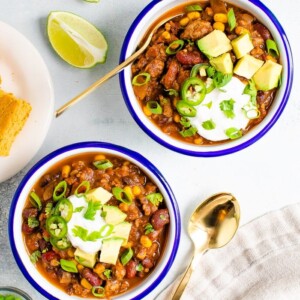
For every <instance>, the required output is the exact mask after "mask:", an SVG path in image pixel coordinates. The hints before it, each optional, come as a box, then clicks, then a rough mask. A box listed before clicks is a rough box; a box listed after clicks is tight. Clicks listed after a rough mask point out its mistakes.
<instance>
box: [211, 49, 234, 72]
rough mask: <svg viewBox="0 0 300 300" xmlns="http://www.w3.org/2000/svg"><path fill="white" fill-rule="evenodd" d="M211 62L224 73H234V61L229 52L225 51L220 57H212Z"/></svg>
mask: <svg viewBox="0 0 300 300" xmlns="http://www.w3.org/2000/svg"><path fill="white" fill-rule="evenodd" d="M209 62H210V64H211V65H212V66H213V67H214V68H215V69H216V70H217V71H219V72H221V73H223V74H232V69H233V63H232V60H231V56H230V54H229V53H223V54H222V55H220V56H218V57H215V58H212V59H211V60H210V61H209Z"/></svg>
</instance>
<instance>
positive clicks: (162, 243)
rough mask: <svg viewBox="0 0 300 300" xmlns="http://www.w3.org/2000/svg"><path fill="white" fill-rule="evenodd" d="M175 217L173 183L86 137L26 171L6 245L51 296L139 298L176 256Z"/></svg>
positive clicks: (136, 157) (130, 155) (133, 157)
mask: <svg viewBox="0 0 300 300" xmlns="http://www.w3.org/2000/svg"><path fill="white" fill-rule="evenodd" d="M180 226H181V225H180V215H179V210H178V206H177V203H176V199H175V197H174V195H173V193H172V190H171V188H170V186H169V185H168V183H167V181H166V180H165V179H164V177H163V175H162V174H161V173H160V172H159V171H158V169H157V168H156V167H155V166H154V165H153V164H152V163H151V162H150V161H148V160H147V159H146V158H144V157H143V156H141V155H140V154H138V153H136V152H134V151H131V150H129V149H126V148H123V147H120V146H116V145H112V144H108V143H101V142H84V143H77V144H72V145H69V146H65V147H63V148H61V149H58V150H56V151H54V152H52V153H50V154H49V155H47V156H46V157H44V158H43V159H41V160H40V161H39V162H38V163H37V164H36V165H35V166H33V167H32V169H31V170H30V171H29V172H28V173H27V174H26V175H25V177H24V178H23V180H22V182H21V183H20V185H19V187H18V188H17V190H16V193H15V195H14V197H13V200H12V205H11V209H10V215H9V236H10V245H11V249H12V252H13V255H14V257H15V259H16V262H17V264H18V266H19V268H20V270H21V271H22V273H23V275H24V277H25V278H26V279H27V280H28V281H29V282H30V283H31V284H32V286H33V287H34V288H35V289H36V290H37V291H39V292H40V293H41V294H42V295H44V296H45V297H47V298H48V299H82V298H85V299H101V298H111V297H112V298H113V299H141V298H143V297H145V296H146V295H147V294H148V293H150V292H151V291H152V290H153V289H154V288H155V287H156V286H157V285H158V284H159V282H161V280H162V279H163V278H164V277H165V276H166V274H167V272H168V270H169V269H170V267H171V265H172V263H173V261H174V258H175V255H176V253H177V249H178V244H179V239H180Z"/></svg>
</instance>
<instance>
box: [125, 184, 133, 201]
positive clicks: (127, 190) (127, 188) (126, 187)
mask: <svg viewBox="0 0 300 300" xmlns="http://www.w3.org/2000/svg"><path fill="white" fill-rule="evenodd" d="M124 192H125V193H127V194H128V195H129V196H130V197H131V199H133V198H134V195H133V193H132V188H131V187H130V186H129V185H126V186H125V187H124Z"/></svg>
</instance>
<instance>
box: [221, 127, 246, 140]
mask: <svg viewBox="0 0 300 300" xmlns="http://www.w3.org/2000/svg"><path fill="white" fill-rule="evenodd" d="M225 134H226V135H227V136H228V137H229V138H230V139H231V140H235V139H238V138H240V137H241V136H242V131H241V130H239V129H237V128H234V127H231V128H228V129H226V130H225Z"/></svg>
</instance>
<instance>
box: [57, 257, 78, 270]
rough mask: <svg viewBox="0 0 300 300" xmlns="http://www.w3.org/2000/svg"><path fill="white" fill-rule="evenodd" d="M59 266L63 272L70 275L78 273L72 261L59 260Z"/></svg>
mask: <svg viewBox="0 0 300 300" xmlns="http://www.w3.org/2000/svg"><path fill="white" fill-rule="evenodd" d="M59 262H60V266H61V268H62V269H63V270H65V271H67V272H70V273H78V270H77V267H76V264H75V263H74V261H71V260H66V259H61V260H60V261H59Z"/></svg>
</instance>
